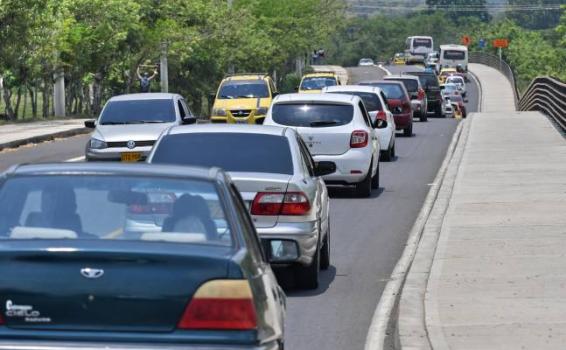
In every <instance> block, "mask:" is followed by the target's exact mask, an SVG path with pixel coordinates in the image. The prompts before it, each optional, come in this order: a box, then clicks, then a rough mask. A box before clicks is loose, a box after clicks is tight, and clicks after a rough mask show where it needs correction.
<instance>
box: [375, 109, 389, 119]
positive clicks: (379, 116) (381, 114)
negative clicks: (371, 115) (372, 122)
mask: <svg viewBox="0 0 566 350" xmlns="http://www.w3.org/2000/svg"><path fill="white" fill-rule="evenodd" d="M377 119H381V120H385V121H387V114H386V113H385V111H379V112H377Z"/></svg>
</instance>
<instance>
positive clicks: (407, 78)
mask: <svg viewBox="0 0 566 350" xmlns="http://www.w3.org/2000/svg"><path fill="white" fill-rule="evenodd" d="M383 79H384V80H386V81H389V80H395V81H400V82H402V83H403V85H405V88H406V89H407V91H408V92H409V96H410V99H411V106H412V108H413V111H414V114H415V117H418V118H419V120H420V121H421V122H426V121H427V120H428V115H427V114H428V112H427V111H428V102H427V98H426V92H425V91H424V89H423V87H422V85H421V81H420V80H419V78H418V77H416V76H414V75H407V74H400V75H386V76H385V77H383Z"/></svg>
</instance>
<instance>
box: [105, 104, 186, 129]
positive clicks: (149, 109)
mask: <svg viewBox="0 0 566 350" xmlns="http://www.w3.org/2000/svg"><path fill="white" fill-rule="evenodd" d="M175 118H176V117H175V104H174V103H173V101H172V100H170V99H167V100H166V99H156V100H128V101H121V100H119V101H116V100H114V101H110V102H108V103H107V104H106V106H105V107H104V110H103V111H102V115H101V116H100V120H99V122H100V124H101V125H114V124H143V123H170V122H174V121H175Z"/></svg>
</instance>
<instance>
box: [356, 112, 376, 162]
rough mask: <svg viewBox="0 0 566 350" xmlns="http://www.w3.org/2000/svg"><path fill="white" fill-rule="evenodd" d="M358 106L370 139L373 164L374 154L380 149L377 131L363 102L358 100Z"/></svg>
mask: <svg viewBox="0 0 566 350" xmlns="http://www.w3.org/2000/svg"><path fill="white" fill-rule="evenodd" d="M358 107H359V108H360V111H361V113H362V117H363V119H364V123H365V125H366V126H367V128H368V132H369V135H370V140H371V144H372V153H373V160H374V162H373V164H374V166H375V165H376V162H377V159H376V157H375V154H376V153H377V152H379V151H380V145H379V138H378V137H377V131H376V130H375V128H374V126H373V124H372V122H371V118H370V116H369V113H368V112H367V110H366V107H365V106H364V103H363V102H361V101H360V103H359V104H358Z"/></svg>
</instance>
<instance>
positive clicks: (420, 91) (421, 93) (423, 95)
mask: <svg viewBox="0 0 566 350" xmlns="http://www.w3.org/2000/svg"><path fill="white" fill-rule="evenodd" d="M417 98H418V99H419V100H424V98H425V91H424V90H423V89H419V94H418V96H417Z"/></svg>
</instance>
